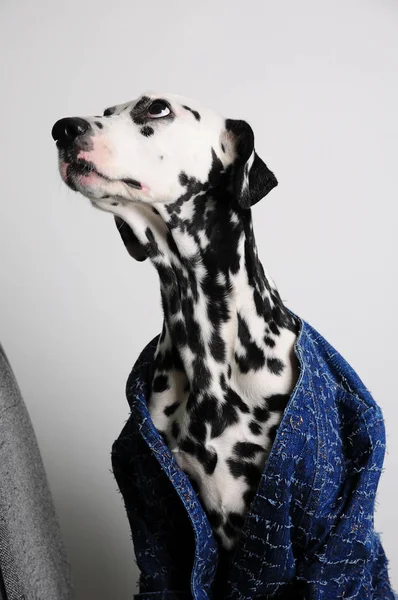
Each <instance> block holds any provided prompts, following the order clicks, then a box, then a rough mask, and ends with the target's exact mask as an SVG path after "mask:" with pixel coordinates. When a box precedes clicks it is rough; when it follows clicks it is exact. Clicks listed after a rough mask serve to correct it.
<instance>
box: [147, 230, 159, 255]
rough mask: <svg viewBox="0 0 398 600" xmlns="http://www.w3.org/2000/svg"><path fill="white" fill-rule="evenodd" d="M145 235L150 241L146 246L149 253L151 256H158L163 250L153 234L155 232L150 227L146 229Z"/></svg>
mask: <svg viewBox="0 0 398 600" xmlns="http://www.w3.org/2000/svg"><path fill="white" fill-rule="evenodd" d="M145 236H146V238H147V240H148V242H149V243H148V245H147V248H146V250H147V254H148V256H149V258H155V256H158V255H159V254H161V252H160V250H159V246H158V244H157V241H156V240H155V236H154V235H153V232H152V230H151V229H150V228H149V227H147V228H146V229H145Z"/></svg>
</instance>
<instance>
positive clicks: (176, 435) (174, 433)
mask: <svg viewBox="0 0 398 600" xmlns="http://www.w3.org/2000/svg"><path fill="white" fill-rule="evenodd" d="M171 435H172V436H173V438H174V439H175V440H177V439H178V438H179V437H180V426H179V424H178V422H177V421H173V423H172V425H171Z"/></svg>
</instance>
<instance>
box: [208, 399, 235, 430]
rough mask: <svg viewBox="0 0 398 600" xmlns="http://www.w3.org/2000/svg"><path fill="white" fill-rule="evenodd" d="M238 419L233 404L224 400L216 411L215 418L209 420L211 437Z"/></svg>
mask: <svg viewBox="0 0 398 600" xmlns="http://www.w3.org/2000/svg"><path fill="white" fill-rule="evenodd" d="M238 421H239V417H238V412H237V410H236V408H235V406H232V405H231V404H228V402H225V403H224V404H223V405H222V406H221V408H220V409H219V410H218V411H217V416H216V418H215V419H214V420H213V421H211V437H212V438H215V437H218V436H219V435H221V434H222V433H223V432H224V431H225V429H226V428H227V427H229V426H230V425H234V424H235V423H238Z"/></svg>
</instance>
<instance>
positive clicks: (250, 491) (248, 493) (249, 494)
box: [243, 486, 256, 507]
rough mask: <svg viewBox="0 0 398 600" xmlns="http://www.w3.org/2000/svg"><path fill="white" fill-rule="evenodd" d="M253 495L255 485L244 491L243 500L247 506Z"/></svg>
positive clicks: (254, 493)
mask: <svg viewBox="0 0 398 600" xmlns="http://www.w3.org/2000/svg"><path fill="white" fill-rule="evenodd" d="M255 495H256V487H254V486H253V487H251V488H250V489H248V490H246V492H244V494H243V502H244V503H245V504H246V506H247V507H249V506H250V505H251V503H252V502H253V499H254V496H255Z"/></svg>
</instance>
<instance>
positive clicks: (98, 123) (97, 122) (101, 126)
mask: <svg viewBox="0 0 398 600" xmlns="http://www.w3.org/2000/svg"><path fill="white" fill-rule="evenodd" d="M95 124H96V126H97V127H98V129H102V128H103V124H102V123H100V121H95Z"/></svg>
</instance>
